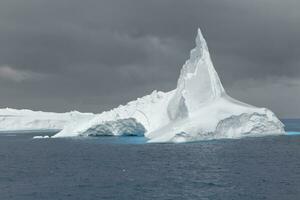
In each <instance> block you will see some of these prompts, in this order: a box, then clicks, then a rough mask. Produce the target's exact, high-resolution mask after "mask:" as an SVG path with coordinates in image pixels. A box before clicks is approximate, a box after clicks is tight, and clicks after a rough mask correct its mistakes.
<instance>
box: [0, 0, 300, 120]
mask: <svg viewBox="0 0 300 200" xmlns="http://www.w3.org/2000/svg"><path fill="white" fill-rule="evenodd" d="M299 7H300V3H299V1H296V0H287V1H280V0H265V1H260V0H254V1H240V0H223V1H217V0H202V1H196V0H187V1H180V0H153V1H140V0H110V1H97V0H86V1H81V0H51V1H49V0H48V1H47V0H27V1H26V2H25V1H22V0H2V1H1V2H0V30H1V31H0V44H1V45H0V66H9V69H10V71H11V72H13V73H11V72H10V75H5V73H3V72H2V75H1V76H0V91H1V99H0V102H1V104H0V106H2V107H7V106H8V107H18V108H24V107H26V108H31V109H42V110H52V111H60V112H62V111H67V110H72V109H79V110H80V111H94V112H100V111H102V110H104V109H109V108H111V107H113V106H116V105H118V104H120V103H126V101H128V100H131V99H133V98H136V97H138V96H141V95H145V94H147V93H149V92H151V91H152V90H153V89H161V90H170V89H173V88H174V87H175V85H176V81H177V77H178V75H179V71H180V68H181V66H182V64H183V63H184V61H185V60H186V59H187V57H188V54H189V51H190V49H191V48H193V46H194V37H195V33H196V29H197V27H201V28H202V31H203V33H204V34H205V36H206V39H207V41H208V45H209V47H210V50H211V53H212V58H213V61H214V63H215V67H216V69H217V71H218V72H219V75H220V77H221V79H222V82H223V83H224V85H225V87H226V88H228V91H229V93H231V94H232V95H233V96H235V97H237V98H241V99H242V100H246V101H247V102H249V103H254V104H256V105H260V106H261V105H265V106H266V107H269V108H271V109H272V110H274V111H275V112H278V113H279V114H280V116H282V117H295V116H299V114H300V110H299V109H296V108H295V106H296V107H297V104H298V103H297V101H296V100H299V98H300V93H299V89H298V88H299V87H297V86H298V85H297V84H296V86H295V84H294V82H295V80H297V79H299V76H300V67H299V64H300V59H299V56H298V55H299V53H300V40H299V35H300V26H298V23H299V19H300V13H299V12H298V9H299ZM2 71H3V70H2ZM4 71H5V70H4ZM0 72H1V71H0ZM3 74H4V75H3ZM11 74H14V75H11ZM16 74H19V75H16ZM20 74H21V75H20ZM22 74H23V75H22ZM24 74H27V75H24ZM28 74H30V75H28ZM38 74H39V75H43V77H44V78H39V79H34V81H33V79H32V78H33V77H35V76H36V75H38ZM9 76H11V77H10V80H14V81H8V79H9V78H8V77H9ZM16 77H19V78H16ZM20 77H21V78H20ZM25 77H27V78H25ZM28 77H31V78H28ZM16 80H22V81H16ZM25 80H26V81H25ZM249 80H251V81H249ZM249 82H253V83H257V84H253V85H251V91H250V89H249V87H250V85H249ZM276 89H280V90H283V91H284V92H283V93H284V95H285V96H286V95H289V96H293V98H292V99H290V101H291V102H292V103H289V105H286V99H285V98H286V97H282V96H280V95H278V94H280V93H281V92H282V91H280V92H279V91H278V90H276ZM246 91H247V93H246ZM263 91H268V92H267V93H266V92H263ZM283 93H282V94H283ZM266 94H267V95H266ZM280 102H281V103H280Z"/></svg>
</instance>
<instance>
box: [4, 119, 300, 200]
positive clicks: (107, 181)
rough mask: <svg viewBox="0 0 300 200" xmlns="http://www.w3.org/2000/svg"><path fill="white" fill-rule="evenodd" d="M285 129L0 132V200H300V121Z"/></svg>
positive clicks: (290, 122)
mask: <svg viewBox="0 0 300 200" xmlns="http://www.w3.org/2000/svg"><path fill="white" fill-rule="evenodd" d="M283 121H284V123H285V124H286V130H287V131H288V132H289V133H290V134H289V135H287V136H269V137H257V138H244V139H238V140H212V141H203V142H195V143H185V144H145V139H144V138H142V137H122V138H116V137H98V138H90V139H32V136H34V135H38V134H37V133H32V134H30V133H26V134H13V133H6V134H5V133H1V135H0V200H10V199H12V200H59V199H61V200H77V199H78V200H85V199H86V200H94V199H101V200H102V199H118V200H127V199H128V200H135V199H136V200H144V199H145V200H146V199H147V200H148V199H149V200H150V199H151V200H153V199H162V200H165V199H166V200H167V199H169V200H183V199H184V200H189V199H191V200H192V199H195V200H196V199H197V200H199V199H200V200H202V199H203V200H235V199H236V200H260V199H270V200H299V199H300V135H298V134H297V133H299V132H300V120H283Z"/></svg>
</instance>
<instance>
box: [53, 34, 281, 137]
mask: <svg viewBox="0 0 300 200" xmlns="http://www.w3.org/2000/svg"><path fill="white" fill-rule="evenodd" d="M284 133H285V132H284V125H283V124H282V123H281V122H280V121H279V119H278V118H277V117H276V116H275V114H274V113H273V112H272V111H270V110H268V109H266V108H258V107H255V106H251V105H248V104H245V103H242V102H240V101H238V100H235V99H233V98H231V97H230V96H228V95H227V94H226V91H225V90H224V88H223V86H222V83H221V81H220V79H219V76H218V74H217V72H216V71H215V69H214V66H213V64H212V61H211V58H210V54H209V50H208V47H207V44H206V41H205V39H204V38H203V36H202V33H201V31H200V29H198V35H197V37H196V47H195V48H194V49H193V50H192V51H191V53H190V58H189V59H188V60H187V61H186V63H185V64H184V65H183V67H182V70H181V73H180V77H179V79H178V83H177V87H176V89H175V90H172V91H170V92H166V93H164V92H158V91H154V92H153V93H152V94H150V95H147V96H144V97H142V98H138V99H137V100H135V101H131V102H129V103H128V104H126V105H124V106H123V105H120V106H119V107H117V108H115V109H112V110H110V111H107V112H103V113H101V114H98V115H95V116H93V117H92V119H90V118H87V119H85V120H82V119H81V120H80V122H79V121H77V119H74V120H71V121H70V122H69V123H67V124H66V125H65V126H64V128H63V129H62V130H61V131H60V132H59V133H58V134H56V135H55V136H54V137H72V136H99V135H116V136H120V135H144V136H145V137H147V138H148V139H149V141H150V142H187V141H195V140H206V139H217V138H240V137H243V136H262V135H271V134H272V135H274V134H284Z"/></svg>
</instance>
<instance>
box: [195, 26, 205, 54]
mask: <svg viewBox="0 0 300 200" xmlns="http://www.w3.org/2000/svg"><path fill="white" fill-rule="evenodd" d="M196 48H197V49H207V44H206V41H205V39H204V37H203V35H202V32H201V29H200V28H198V31H197V37H196Z"/></svg>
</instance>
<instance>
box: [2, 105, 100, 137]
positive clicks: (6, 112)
mask: <svg viewBox="0 0 300 200" xmlns="http://www.w3.org/2000/svg"><path fill="white" fill-rule="evenodd" d="M93 116H94V114H92V113H80V112H77V111H72V112H68V113H53V112H42V111H32V110H26V109H23V110H17V109H11V108H3V109H0V132H7V131H10V132H11V131H12V132H24V131H59V130H61V129H63V127H64V126H65V125H66V124H67V123H69V122H70V121H73V120H76V121H81V120H84V121H85V120H88V119H91V118H92V117H93Z"/></svg>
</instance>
